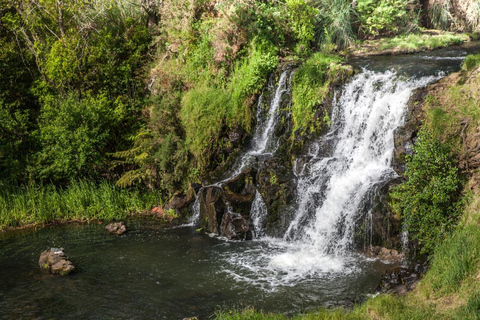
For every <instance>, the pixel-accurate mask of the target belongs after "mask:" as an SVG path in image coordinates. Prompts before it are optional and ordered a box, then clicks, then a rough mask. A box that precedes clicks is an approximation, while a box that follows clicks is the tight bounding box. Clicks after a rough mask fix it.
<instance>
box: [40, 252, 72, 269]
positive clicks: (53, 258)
mask: <svg viewBox="0 0 480 320" xmlns="http://www.w3.org/2000/svg"><path fill="white" fill-rule="evenodd" d="M63 250H64V249H63V248H50V249H47V250H45V251H43V252H42V253H41V254H40V259H39V260H38V265H39V266H40V268H42V269H46V270H48V271H50V272H51V273H56V274H60V275H62V276H64V275H67V274H69V273H70V272H72V271H73V270H74V269H75V267H74V266H73V264H72V262H71V261H70V260H68V258H67V257H66V255H65V252H64V251H63Z"/></svg>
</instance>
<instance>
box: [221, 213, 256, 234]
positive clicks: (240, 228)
mask: <svg viewBox="0 0 480 320" xmlns="http://www.w3.org/2000/svg"><path fill="white" fill-rule="evenodd" d="M220 234H221V235H222V236H224V237H226V238H227V239H230V240H251V239H252V231H251V228H250V224H249V223H248V221H247V220H246V219H245V218H244V217H243V216H242V215H241V214H238V213H235V212H229V211H227V212H225V213H224V215H223V217H222V223H221V224H220Z"/></svg>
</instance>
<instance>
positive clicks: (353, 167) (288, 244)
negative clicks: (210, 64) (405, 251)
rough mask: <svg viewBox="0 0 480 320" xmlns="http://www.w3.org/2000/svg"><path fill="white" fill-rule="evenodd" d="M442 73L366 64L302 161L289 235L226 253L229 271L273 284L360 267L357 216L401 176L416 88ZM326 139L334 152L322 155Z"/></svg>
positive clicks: (264, 285)
mask: <svg viewBox="0 0 480 320" xmlns="http://www.w3.org/2000/svg"><path fill="white" fill-rule="evenodd" d="M442 76H443V74H440V75H438V76H432V77H422V78H418V79H415V78H413V79H404V78H401V77H399V76H397V74H396V73H395V72H393V71H386V72H381V73H378V72H373V71H368V70H363V72H362V73H360V74H358V75H357V76H355V77H354V78H353V79H352V80H351V81H350V82H349V83H347V84H346V85H345V86H344V88H343V90H342V92H341V95H340V98H339V99H337V100H336V101H335V103H334V110H333V115H332V126H331V129H330V131H329V133H328V134H326V135H325V136H324V137H323V138H322V139H321V140H319V141H317V142H316V143H314V144H312V146H311V147H310V149H309V151H308V153H309V156H310V157H311V160H310V161H308V162H307V163H305V164H304V165H303V168H298V163H297V164H295V168H296V171H298V172H299V173H298V178H299V182H298V186H297V195H298V199H297V202H298V203H297V208H296V213H295V215H294V218H293V219H292V221H291V223H290V224H289V226H288V228H287V232H286V233H285V236H284V237H283V239H271V238H270V239H263V240H261V241H264V242H265V243H266V245H265V246H263V249H256V250H253V251H248V250H246V251H245V252H243V253H236V254H235V255H230V256H229V255H226V257H225V259H226V260H227V262H228V264H227V265H226V266H225V272H226V273H227V274H229V275H230V276H232V277H233V278H234V279H236V280H238V281H247V282H251V283H254V284H257V285H259V286H261V287H262V288H264V289H265V290H275V288H276V287H278V286H292V285H295V284H296V283H298V282H302V281H311V280H312V279H315V278H318V277H325V276H326V275H328V276H329V277H335V276H338V275H345V274H351V273H354V272H356V265H357V262H358V259H363V258H360V257H357V256H356V255H355V254H353V253H352V252H353V250H352V249H353V240H354V239H353V238H354V230H355V225H356V221H357V220H358V218H359V216H360V215H361V212H362V209H363V207H364V206H365V203H366V201H367V200H368V199H367V198H368V197H369V195H370V194H371V192H372V190H374V188H376V187H377V186H379V185H380V184H381V183H382V182H385V181H387V180H389V179H391V178H393V177H395V175H396V173H395V172H394V171H393V169H392V168H391V160H392V155H393V149H394V140H393V136H394V130H395V129H396V128H397V127H399V126H400V125H402V123H403V122H404V117H405V114H406V109H407V103H408V100H409V98H410V96H411V93H412V91H413V90H414V89H416V88H419V87H422V86H425V85H427V84H429V83H431V82H433V81H435V80H438V79H439V78H441V77H442ZM322 144H329V145H330V146H331V147H330V150H331V152H329V153H328V154H321V151H320V150H325V148H321V147H320V146H321V145H322ZM367 209H368V208H367ZM367 211H368V210H367ZM265 247H267V248H268V249H265Z"/></svg>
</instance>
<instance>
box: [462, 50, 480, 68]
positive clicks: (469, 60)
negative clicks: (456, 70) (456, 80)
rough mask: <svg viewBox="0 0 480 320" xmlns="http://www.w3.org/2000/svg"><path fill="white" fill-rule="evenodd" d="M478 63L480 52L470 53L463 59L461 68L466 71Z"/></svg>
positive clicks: (479, 63) (479, 61) (479, 62)
mask: <svg viewBox="0 0 480 320" xmlns="http://www.w3.org/2000/svg"><path fill="white" fill-rule="evenodd" d="M479 65H480V53H479V54H470V55H468V56H467V57H466V58H465V61H463V64H462V68H463V69H464V70H467V71H472V70H473V69H475V68H476V67H478V66H479Z"/></svg>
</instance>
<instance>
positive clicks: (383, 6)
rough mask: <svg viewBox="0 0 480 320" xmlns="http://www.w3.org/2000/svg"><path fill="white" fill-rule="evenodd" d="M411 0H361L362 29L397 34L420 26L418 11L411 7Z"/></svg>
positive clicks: (372, 33) (375, 34)
mask: <svg viewBox="0 0 480 320" xmlns="http://www.w3.org/2000/svg"><path fill="white" fill-rule="evenodd" d="M411 2H412V1H409V0H390V1H389V0H379V1H377V0H359V1H358V4H357V10H358V13H359V14H360V20H361V22H362V24H361V31H362V32H363V33H365V34H370V35H372V36H378V35H380V34H390V35H391V34H396V33H398V32H399V31H400V30H403V31H404V32H405V31H406V30H409V29H415V28H417V27H418V21H417V20H418V13H417V12H415V11H413V10H410V9H409V4H410V3H411Z"/></svg>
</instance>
